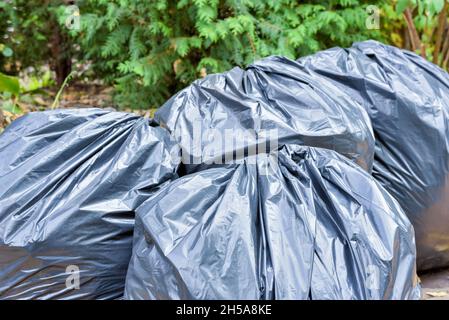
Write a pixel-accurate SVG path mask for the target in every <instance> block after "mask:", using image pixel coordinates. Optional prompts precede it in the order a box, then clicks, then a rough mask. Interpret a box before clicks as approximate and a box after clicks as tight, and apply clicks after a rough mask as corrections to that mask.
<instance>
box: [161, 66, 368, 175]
mask: <svg viewBox="0 0 449 320" xmlns="http://www.w3.org/2000/svg"><path fill="white" fill-rule="evenodd" d="M155 119H156V120H157V121H159V122H160V123H161V124H162V125H163V126H166V127H167V128H168V129H169V130H170V131H171V133H172V134H173V135H174V136H175V137H176V138H177V140H178V141H179V142H180V145H181V147H182V151H183V154H182V156H183V162H184V163H186V164H193V165H196V164H203V163H228V161H227V158H233V156H234V158H241V157H242V156H244V155H254V154H256V153H257V152H258V153H260V152H266V151H269V150H276V149H277V146H278V145H283V144H286V143H291V144H298V145H307V146H313V147H321V148H326V149H332V150H335V151H337V152H339V153H340V154H343V155H345V156H347V157H349V158H350V159H353V160H354V161H356V162H357V163H358V164H359V165H361V166H362V167H363V168H365V169H366V170H367V171H370V170H371V167H372V161H373V156H374V137H373V134H372V128H371V125H370V121H369V118H368V115H367V113H366V111H365V110H364V109H363V108H362V107H361V106H360V105H359V104H358V103H357V102H356V101H354V99H352V97H351V96H350V95H348V94H346V93H345V91H341V90H339V89H338V87H337V86H335V85H332V84H331V83H328V84H323V83H321V82H320V81H319V79H314V78H313V77H311V76H310V75H309V74H308V73H307V72H304V71H303V70H302V69H301V68H300V65H299V64H298V63H297V62H295V61H292V60H289V59H287V58H282V57H269V58H266V59H263V60H261V61H258V62H256V63H254V64H253V65H251V66H249V67H248V68H247V69H246V70H243V69H240V68H238V67H236V68H234V69H232V70H230V71H229V72H225V73H222V74H212V75H209V76H207V77H205V78H204V79H200V80H197V81H195V82H194V83H193V84H191V85H190V86H189V87H187V88H185V89H184V90H182V91H180V92H179V93H178V94H176V95H175V96H174V97H172V98H171V99H170V100H169V101H167V102H166V103H165V104H164V105H163V106H162V107H161V108H160V109H159V110H158V111H157V112H156V114H155ZM252 147H254V148H253V149H251V148H252ZM261 149H262V150H261ZM252 150H254V151H252ZM239 155H240V156H239ZM191 168H192V166H189V165H188V166H187V170H190V171H193V170H196V168H195V167H194V166H193V168H194V169H191Z"/></svg>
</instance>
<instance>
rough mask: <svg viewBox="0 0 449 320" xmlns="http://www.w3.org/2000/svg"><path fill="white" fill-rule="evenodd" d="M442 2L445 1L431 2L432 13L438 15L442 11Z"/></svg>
mask: <svg viewBox="0 0 449 320" xmlns="http://www.w3.org/2000/svg"><path fill="white" fill-rule="evenodd" d="M444 1H445V0H432V2H431V7H432V8H433V11H434V12H435V13H436V14H438V13H440V12H441V10H443V7H444Z"/></svg>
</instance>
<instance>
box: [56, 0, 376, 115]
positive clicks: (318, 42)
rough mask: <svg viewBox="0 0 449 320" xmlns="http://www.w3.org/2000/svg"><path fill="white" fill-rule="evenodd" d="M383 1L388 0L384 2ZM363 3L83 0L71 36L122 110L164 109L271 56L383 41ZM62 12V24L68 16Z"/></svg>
mask: <svg viewBox="0 0 449 320" xmlns="http://www.w3.org/2000/svg"><path fill="white" fill-rule="evenodd" d="M377 2H379V3H380V2H381V1H377ZM370 4H373V1H359V0H327V1H326V0H325V1H313V0H311V1H301V3H299V2H298V1H296V0H226V1H224V0H223V1H220V0H180V1H173V0H154V1H138V0H109V1H106V0H84V1H77V5H78V6H79V8H80V13H81V29H80V30H72V31H71V32H70V34H71V37H72V41H73V42H74V43H75V44H76V45H77V46H78V45H79V46H80V50H79V57H78V58H79V59H80V60H81V61H88V62H89V63H90V64H91V76H93V77H97V78H98V77H99V78H102V79H104V80H105V81H106V82H108V83H112V84H114V85H115V87H116V101H117V102H118V103H119V105H121V106H123V107H132V108H150V107H155V106H159V105H160V104H161V103H163V102H164V101H165V100H166V99H167V98H168V97H169V96H171V95H172V94H174V93H175V92H176V91H177V90H180V89H181V88H183V87H184V86H186V85H188V84H189V83H190V82H191V81H193V80H195V79H196V78H198V77H201V76H204V75H206V74H209V73H216V72H222V71H225V70H228V69H230V68H232V67H233V66H236V65H237V66H241V67H245V66H247V65H248V64H250V63H252V62H253V61H254V60H257V59H260V58H262V57H265V56H268V55H273V54H277V55H284V56H287V57H290V58H297V57H299V56H303V55H307V54H311V53H313V52H316V51H318V50H322V49H325V48H328V47H332V46H336V45H339V46H349V45H351V43H352V42H354V41H360V40H365V39H369V38H374V39H381V38H382V35H381V33H380V32H379V31H378V30H368V29H367V28H366V27H365V20H366V17H367V15H366V12H365V8H366V6H367V5H370ZM63 9H64V8H63V7H60V8H59V10H58V11H57V12H58V16H59V23H60V24H61V25H63V24H64V22H65V20H66V19H67V16H66V14H65V12H64V10H63Z"/></svg>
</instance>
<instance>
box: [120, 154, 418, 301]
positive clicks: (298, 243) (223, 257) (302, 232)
mask: <svg viewBox="0 0 449 320" xmlns="http://www.w3.org/2000/svg"><path fill="white" fill-rule="evenodd" d="M419 296H420V290H419V285H418V284H417V277H416V271H415V243H414V233H413V227H412V226H411V224H410V222H409V221H408V219H407V217H406V216H405V214H404V213H403V211H402V209H401V208H400V206H399V204H398V203H397V202H396V201H395V200H394V199H393V198H392V197H391V196H390V195H389V194H388V193H387V192H386V191H385V190H384V189H383V188H382V187H380V185H379V184H378V183H377V182H375V180H374V179H373V178H372V177H371V176H370V175H369V174H368V173H366V172H365V171H364V170H362V169H361V168H360V167H359V166H357V165H355V164H353V163H352V162H350V161H349V160H347V159H346V158H344V157H342V156H340V155H338V154H337V153H336V152H334V151H331V150H325V149H318V148H309V147H299V146H284V147H283V148H282V149H281V151H280V152H279V153H272V154H271V155H270V156H269V157H267V156H266V155H258V156H257V158H256V157H248V158H246V159H245V160H244V161H243V162H242V163H240V164H233V165H227V166H225V165H223V166H221V167H215V168H210V169H207V170H203V171H200V172H197V173H195V174H191V175H187V176H184V177H182V178H179V179H177V180H175V181H173V182H171V183H169V184H168V185H165V186H164V187H163V188H161V189H160V190H159V191H158V192H157V193H155V194H153V195H152V196H151V197H150V198H149V199H148V200H147V201H146V202H144V203H143V204H142V205H141V206H140V207H139V208H138V209H137V211H136V229H135V233H134V243H133V255H132V258H131V261H130V265H129V269H128V274H127V278H126V288H125V299H417V298H419Z"/></svg>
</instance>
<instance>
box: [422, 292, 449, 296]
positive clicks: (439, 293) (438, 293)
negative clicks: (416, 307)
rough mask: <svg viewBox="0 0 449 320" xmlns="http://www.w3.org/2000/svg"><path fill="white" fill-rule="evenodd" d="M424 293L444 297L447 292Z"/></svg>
mask: <svg viewBox="0 0 449 320" xmlns="http://www.w3.org/2000/svg"><path fill="white" fill-rule="evenodd" d="M426 294H427V295H429V296H431V297H445V296H447V294H448V293H447V292H446V291H429V292H426Z"/></svg>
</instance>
